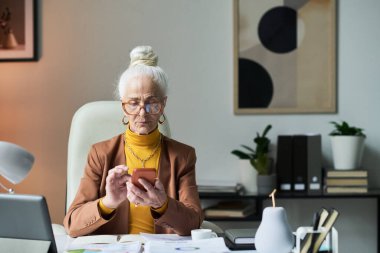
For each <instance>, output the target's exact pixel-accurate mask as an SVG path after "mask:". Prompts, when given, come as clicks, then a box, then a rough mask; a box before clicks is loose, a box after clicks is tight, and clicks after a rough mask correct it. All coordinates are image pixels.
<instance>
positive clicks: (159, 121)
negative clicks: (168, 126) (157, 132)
mask: <svg viewBox="0 0 380 253" xmlns="http://www.w3.org/2000/svg"><path fill="white" fill-rule="evenodd" d="M161 116H163V117H164V120H162V121H161V120H160V119H158V123H160V124H161V125H162V124H163V123H164V122H165V120H166V117H165V114H161ZM160 118H161V117H160Z"/></svg>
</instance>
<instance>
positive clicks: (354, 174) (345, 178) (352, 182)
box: [325, 170, 368, 193]
mask: <svg viewBox="0 0 380 253" xmlns="http://www.w3.org/2000/svg"><path fill="white" fill-rule="evenodd" d="M325 189H326V193H367V192H368V172H367V170H329V171H327V173H326V178H325Z"/></svg>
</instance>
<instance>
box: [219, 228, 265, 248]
mask: <svg viewBox="0 0 380 253" xmlns="http://www.w3.org/2000/svg"><path fill="white" fill-rule="evenodd" d="M256 231H257V229H256V228H240V229H226V231H224V242H225V243H226V246H227V247H228V248H229V249H230V250H255V249H256V247H255V235H256Z"/></svg>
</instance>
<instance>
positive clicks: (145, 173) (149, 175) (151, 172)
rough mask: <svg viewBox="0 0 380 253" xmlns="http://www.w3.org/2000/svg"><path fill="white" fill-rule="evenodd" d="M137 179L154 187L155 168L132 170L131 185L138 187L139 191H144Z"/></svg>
mask: <svg viewBox="0 0 380 253" xmlns="http://www.w3.org/2000/svg"><path fill="white" fill-rule="evenodd" d="M139 178H143V179H145V180H146V181H148V182H149V183H150V184H151V185H153V186H154V183H155V181H156V178H157V175H156V169H155V168H136V169H133V174H132V183H133V184H134V185H135V186H137V187H139V188H140V189H141V190H144V191H145V188H144V186H142V185H141V184H140V183H139V181H138V179H139Z"/></svg>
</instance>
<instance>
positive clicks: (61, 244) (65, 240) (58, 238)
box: [54, 235, 256, 253]
mask: <svg viewBox="0 0 380 253" xmlns="http://www.w3.org/2000/svg"><path fill="white" fill-rule="evenodd" d="M54 237H55V243H56V245H57V249H58V253H64V250H65V248H66V245H68V244H70V243H71V241H72V240H74V239H73V238H71V237H70V236H68V235H54ZM230 252H233V253H256V250H234V251H230Z"/></svg>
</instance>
